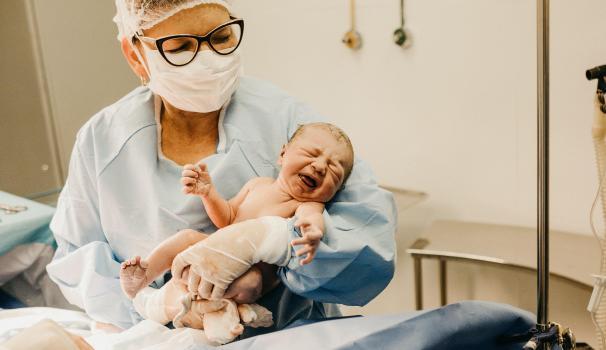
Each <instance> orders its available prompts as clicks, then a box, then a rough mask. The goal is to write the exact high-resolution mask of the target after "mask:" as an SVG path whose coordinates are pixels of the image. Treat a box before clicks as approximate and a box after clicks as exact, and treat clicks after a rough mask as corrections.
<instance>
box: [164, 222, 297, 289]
mask: <svg viewBox="0 0 606 350" xmlns="http://www.w3.org/2000/svg"><path fill="white" fill-rule="evenodd" d="M289 237H290V233H289V231H288V225H287V220H286V219H284V218H281V217H277V216H269V217H262V218H259V219H253V220H247V221H243V222H239V223H237V224H233V225H230V226H227V227H224V228H222V229H220V230H219V231H217V232H215V233H214V234H212V235H210V236H209V237H208V238H207V239H205V240H204V241H201V242H199V243H196V244H195V245H193V246H191V247H189V248H187V249H186V250H184V251H183V252H181V253H179V254H178V255H177V256H176V257H175V259H174V260H173V265H172V271H171V272H172V275H173V277H174V278H178V279H183V277H184V276H183V274H184V270H185V269H186V268H187V267H189V276H188V289H189V291H190V292H194V293H198V295H199V296H200V297H202V298H204V299H220V298H221V297H223V295H224V294H225V291H226V290H227V287H229V285H230V284H231V283H232V282H233V281H234V280H235V279H237V278H238V277H240V276H241V275H243V274H244V273H245V272H246V271H248V270H249V269H250V267H251V266H252V265H254V264H256V263H258V262H261V261H263V262H266V263H268V264H272V265H278V266H284V265H286V264H287V263H288V261H289V259H290V245H289Z"/></svg>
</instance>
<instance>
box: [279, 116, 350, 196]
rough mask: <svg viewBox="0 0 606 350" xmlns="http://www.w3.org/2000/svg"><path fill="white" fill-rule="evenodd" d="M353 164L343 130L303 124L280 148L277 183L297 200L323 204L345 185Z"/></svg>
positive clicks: (326, 125) (329, 125)
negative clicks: (283, 186)
mask: <svg viewBox="0 0 606 350" xmlns="http://www.w3.org/2000/svg"><path fill="white" fill-rule="evenodd" d="M353 163H354V151H353V147H352V145H351V141H350V140H349V137H347V134H345V132H343V130H341V129H340V128H338V127H336V126H334V125H332V124H329V123H311V124H305V125H301V126H299V128H298V129H297V130H296V131H295V133H294V134H293V136H292V137H291V139H290V141H289V142H288V143H287V144H286V145H284V146H283V147H282V151H281V152H280V159H278V164H279V165H281V166H282V170H281V171H280V174H279V175H278V180H279V181H281V182H282V183H283V184H284V185H286V188H287V189H288V191H289V192H290V195H291V196H293V198H295V199H297V200H299V201H302V202H322V203H325V202H328V201H329V200H330V199H331V198H332V197H333V196H334V195H335V193H337V191H338V190H339V189H340V188H341V186H342V185H343V184H344V183H345V181H346V180H347V178H348V177H349V174H350V173H351V170H352V168H353Z"/></svg>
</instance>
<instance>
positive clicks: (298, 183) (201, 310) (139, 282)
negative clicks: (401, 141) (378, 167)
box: [120, 123, 354, 343]
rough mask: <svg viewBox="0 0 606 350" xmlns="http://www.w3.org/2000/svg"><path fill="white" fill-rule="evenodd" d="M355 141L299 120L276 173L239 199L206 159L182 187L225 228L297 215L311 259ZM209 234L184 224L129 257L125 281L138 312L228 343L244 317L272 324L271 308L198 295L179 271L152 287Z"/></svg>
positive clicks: (187, 173)
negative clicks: (225, 192)
mask: <svg viewBox="0 0 606 350" xmlns="http://www.w3.org/2000/svg"><path fill="white" fill-rule="evenodd" d="M353 163H354V155H353V147H352V145H351V142H350V140H349V138H348V137H347V135H346V134H345V133H344V132H343V131H342V130H341V129H339V128H338V127H336V126H334V125H332V124H328V123H312V124H306V125H302V126H300V127H299V128H298V129H297V130H296V131H295V133H294V134H293V136H292V138H291V139H290V141H289V142H288V144H286V145H284V146H283V147H282V150H281V152H280V157H279V159H278V165H280V166H281V171H280V173H279V174H278V178H277V179H273V178H254V179H252V180H250V181H249V182H248V183H246V184H245V185H244V187H243V188H242V189H241V190H240V192H239V193H238V194H237V195H236V196H235V197H234V198H232V199H230V200H225V199H224V198H222V197H221V195H220V194H219V193H218V192H217V190H216V189H215V187H214V186H213V184H212V181H211V178H210V176H209V174H208V171H207V169H206V166H205V165H204V164H200V165H199V166H194V165H186V166H185V167H184V169H183V173H182V180H181V181H182V184H183V186H184V188H183V190H184V192H185V193H187V194H193V195H198V196H200V197H201V199H202V202H203V204H204V207H205V209H206V212H207V214H208V216H209V218H210V219H211V220H212V222H213V223H214V224H215V226H217V227H218V228H219V230H218V231H217V232H216V233H214V234H219V235H220V234H221V231H222V230H221V229H222V228H224V227H226V226H228V225H231V224H236V223H241V222H244V221H247V220H251V219H257V218H262V219H260V220H263V219H265V217H270V216H279V217H282V218H290V217H292V216H296V218H297V220H296V222H295V226H296V227H298V228H300V230H301V235H302V237H301V238H298V239H295V240H293V241H292V242H291V244H292V245H293V246H296V245H302V246H303V248H301V249H299V250H298V251H297V252H296V255H297V256H302V255H306V256H305V257H304V258H303V259H302V260H301V261H300V263H301V264H302V265H304V264H309V263H311V261H312V260H313V258H314V257H315V254H316V249H317V247H318V245H319V243H320V240H321V238H322V236H323V232H324V220H323V217H322V213H323V211H324V203H326V202H328V201H329V200H330V199H331V198H332V197H333V196H334V195H335V193H336V192H337V191H338V190H339V189H340V188H341V186H342V185H343V183H344V182H345V181H346V180H347V177H348V176H349V174H350V173H351V170H352V168H353ZM205 237H206V236H205V235H203V234H201V233H199V232H197V231H193V230H183V231H180V232H179V233H177V234H175V235H174V236H172V237H170V238H169V239H167V240H165V241H164V242H162V243H161V244H160V245H159V246H158V247H156V248H155V249H154V250H153V251H152V253H151V254H150V256H149V257H147V259H141V258H140V257H135V258H133V259H130V260H127V261H125V262H123V263H122V266H121V272H120V282H121V285H122V289H123V291H124V292H125V293H126V294H127V295H128V296H129V297H130V298H134V301H133V303H134V305H135V308H136V309H137V311H138V312H139V313H140V314H141V315H142V316H143V317H145V318H148V319H152V320H155V321H158V322H160V323H163V324H165V323H168V322H169V321H170V320H173V323H175V325H176V326H179V325H186V326H188V327H191V328H198V329H204V330H205V333H206V335H207V337H208V338H209V339H210V340H212V341H216V342H218V343H226V342H229V341H231V340H233V339H234V338H235V337H237V336H238V335H239V334H241V333H242V331H243V327H242V325H241V324H240V321H242V322H243V323H244V324H245V325H248V326H252V327H261V326H263V327H267V326H270V325H271V324H272V320H271V312H270V311H268V310H267V309H265V308H263V307H261V306H259V305H248V304H242V305H236V303H235V302H233V301H232V300H229V299H221V300H196V298H195V297H192V295H190V294H188V290H187V286H186V285H185V283H184V282H183V281H181V280H178V279H176V278H173V279H172V280H170V281H169V282H168V283H166V284H165V285H164V286H163V287H162V288H161V289H159V290H156V289H152V288H149V287H147V285H149V284H150V283H151V282H153V281H154V280H155V279H156V278H158V277H159V276H161V275H162V274H163V273H164V272H165V271H166V270H168V269H169V268H170V267H171V264H172V261H173V259H174V258H175V257H176V256H177V254H179V253H180V252H182V251H183V250H185V249H187V248H188V247H189V246H191V245H193V244H195V243H198V242H199V241H201V240H203V239H204V238H205Z"/></svg>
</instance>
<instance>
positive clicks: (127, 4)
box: [114, 0, 231, 40]
mask: <svg viewBox="0 0 606 350" xmlns="http://www.w3.org/2000/svg"><path fill="white" fill-rule="evenodd" d="M230 2H231V0H116V16H115V17H114V22H116V25H117V26H118V40H122V38H132V37H133V36H134V35H135V33H137V32H138V31H140V30H144V29H149V28H151V27H153V26H155V25H156V24H158V23H160V22H162V21H164V20H165V19H167V18H168V17H170V16H172V15H174V14H176V13H177V12H179V11H183V10H186V9H190V8H192V7H195V6H198V5H201V4H218V5H221V6H223V7H225V8H226V9H227V10H228V11H229V12H230V13H231V6H230Z"/></svg>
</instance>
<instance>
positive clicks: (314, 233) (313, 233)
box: [305, 230, 324, 241]
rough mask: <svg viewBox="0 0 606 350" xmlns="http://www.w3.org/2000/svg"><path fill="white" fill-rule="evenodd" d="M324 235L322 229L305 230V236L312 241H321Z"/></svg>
mask: <svg viewBox="0 0 606 350" xmlns="http://www.w3.org/2000/svg"><path fill="white" fill-rule="evenodd" d="M322 236H324V234H323V233H322V231H320V230H309V231H307V232H305V238H307V239H308V240H310V241H319V240H320V239H322Z"/></svg>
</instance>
